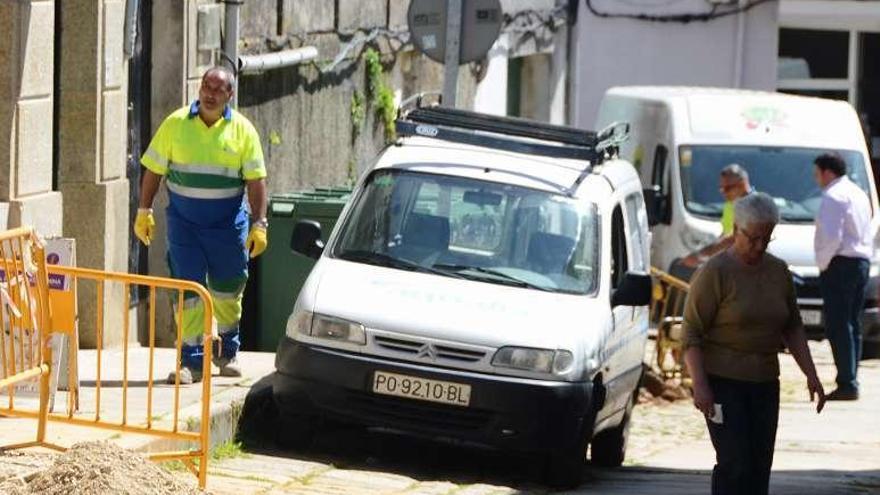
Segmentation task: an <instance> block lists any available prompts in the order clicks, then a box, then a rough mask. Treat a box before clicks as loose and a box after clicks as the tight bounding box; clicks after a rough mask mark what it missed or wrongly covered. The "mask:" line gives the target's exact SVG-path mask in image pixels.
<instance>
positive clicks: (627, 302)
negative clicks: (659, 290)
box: [611, 272, 652, 307]
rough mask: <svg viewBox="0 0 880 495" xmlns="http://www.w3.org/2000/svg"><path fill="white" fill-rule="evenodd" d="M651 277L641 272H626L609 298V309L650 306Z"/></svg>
mask: <svg viewBox="0 0 880 495" xmlns="http://www.w3.org/2000/svg"><path fill="white" fill-rule="evenodd" d="M651 289H652V287H651V276H650V275H648V274H647V273H641V272H626V273H625V274H623V280H621V282H620V285H619V286H618V287H617V290H615V291H614V294H613V295H612V296H611V307H615V306H647V305H649V304H651Z"/></svg>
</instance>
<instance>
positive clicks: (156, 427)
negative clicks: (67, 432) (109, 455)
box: [0, 229, 215, 488]
mask: <svg viewBox="0 0 880 495" xmlns="http://www.w3.org/2000/svg"><path fill="white" fill-rule="evenodd" d="M7 240H11V241H17V242H19V243H20V246H19V250H18V251H12V253H20V252H28V250H30V251H32V253H33V254H32V255H31V259H32V260H33V264H34V266H35V269H34V275H32V276H31V277H30V278H31V279H32V283H31V284H21V283H16V284H11V283H10V282H9V280H12V278H11V277H9V276H8V275H7V276H6V277H5V281H4V284H5V285H3V286H2V287H0V295H2V297H3V302H4V303H5V304H0V311H2V313H3V330H4V331H2V332H0V338H2V336H3V335H4V334H7V329H8V328H9V329H11V330H12V331H13V332H17V333H16V335H23V336H24V338H33V337H34V335H36V336H38V340H39V342H40V344H41V345H40V346H38V350H39V352H37V351H36V350H34V349H33V348H31V353H29V354H28V358H29V360H28V361H27V363H26V364H27V366H26V367H24V368H22V367H21V366H18V365H17V364H16V362H15V360H12V361H10V359H9V357H10V356H9V354H8V353H4V354H2V356H0V357H2V359H3V361H2V364H3V366H4V369H9V367H10V366H12V368H11V369H12V370H13V371H14V373H12V374H9V373H8V372H7V373H6V374H5V375H4V378H3V380H2V381H0V385H2V387H5V388H6V389H7V391H6V395H8V404H7V405H6V406H5V407H4V406H3V405H2V403H3V402H5V401H0V416H13V417H27V418H37V420H38V427H37V436H36V441H34V442H27V443H21V444H15V445H7V446H2V447H0V448H2V449H4V450H9V449H15V448H25V447H34V446H41V447H46V448H51V449H54V450H59V451H63V450H65V449H64V448H63V447H61V446H58V445H54V444H50V443H48V442H46V440H45V433H46V424H47V422H57V423H66V424H71V425H77V426H87V427H94V428H99V429H104V430H112V431H118V432H129V433H137V434H142V435H149V436H154V437H160V438H165V439H170V440H179V441H186V442H191V443H194V444H195V445H196V446H195V447H194V448H192V449H190V450H178V451H167V452H157V453H152V454H150V455H149V457H150V459H152V460H154V461H170V460H180V461H182V462H183V463H184V465H185V466H186V467H187V468H188V469H189V470H190V471H191V472H192V473H193V474H194V475H196V477H198V482H199V487H201V488H204V487H205V484H206V482H207V472H208V454H209V446H210V443H209V440H210V438H209V435H210V423H211V421H210V394H211V373H210V369H211V354H212V347H213V345H212V343H213V342H214V340H215V336H214V330H213V305H212V302H211V297H210V294H209V293H208V291H207V290H206V289H205V288H204V287H202V286H201V285H199V284H196V283H193V282H189V281H185V280H172V279H166V278H158V277H148V276H143V275H132V274H127V273H113V272H104V271H99V270H90V269H86V268H74V267H62V266H51V267H49V268H48V269H47V267H46V264H45V253H44V251H43V249H42V245H41V244H40V242H39V240H38V239H37V237H36V235H35V234H34V233H33V231H31V230H30V229H18V230H15V231H10V232H5V233H2V234H0V270H5V273H6V274H9V273H15V274H16V277H19V276H21V274H20V273H19V272H20V271H21V270H20V269H21V268H23V267H25V268H26V267H28V266H29V264H28V263H30V261H29V260H28V259H27V257H25V259H24V260H22V261H14V260H17V259H18V258H19V257H17V256H15V255H13V256H10V251H9V250H6V248H5V243H6V242H7ZM16 270H17V271H16ZM23 273H25V274H26V273H27V269H25V271H24V272H23ZM48 273H52V274H60V275H64V276H66V277H70V279H71V282H70V287H71V290H70V291H69V293H67V294H66V295H65V294H62V295H59V294H54V296H55V297H51V298H50V297H49V291H48V277H47V274H48ZM25 276H27V275H25ZM34 280H35V282H34ZM80 283H89V284H94V292H95V304H96V315H97V316H96V321H95V332H96V339H95V340H96V357H97V363H96V365H97V370H96V376H95V381H94V402H93V404H94V414H85V413H82V412H79V406H80V399H81V397H80V393H79V389H78V388H77V386H76V383H74V377H75V376H76V374H77V371H78V370H77V354H78V352H77V351H78V343H77V335H76V330H75V329H76V302H77V294H78V292H82V291H80V290H78V286H79V284H80ZM109 284H117V285H121V287H122V297H121V299H122V304H121V308H120V311H122V313H123V318H122V326H123V328H122V334H123V335H122V338H123V344H122V348H121V352H122V363H123V366H122V377H121V381H118V379H111V377H108V378H104V377H102V365H105V363H104V361H105V359H106V358H105V356H104V354H107V353H108V352H110V351H115V349H104V342H103V341H104V330H105V328H104V323H105V322H104V308H105V304H106V300H107V297H106V292H107V286H108V285H109ZM132 287H143V288H146V289H148V292H149V306H148V313H149V316H148V327H149V334H148V336H147V339H146V340H147V342H148V347H149V358H148V360H147V362H146V363H141V364H145V365H146V367H147V370H146V376H147V379H146V380H142V381H140V382H138V383H137V384H135V386H137V387H138V391H139V392H142V390H141V389H142V388H143V387H146V390H145V392H146V393H145V397H144V399H145V401H146V404H145V405H146V414H145V417H144V418H143V420H141V419H140V418H136V419H133V418H131V417H130V416H131V415H130V414H129V406H130V396H131V395H133V394H132V393H131V387H130V385H131V384H130V381H131V380H130V377H131V376H132V370H131V369H130V367H129V364H130V363H129V346H128V342H129V337H130V335H129V333H130V328H129V326H130V324H129V316H130V315H129V306H130V294H131V288H132ZM157 290H163V291H171V293H172V294H176V303H177V304H176V311H175V320H176V325H175V326H176V328H177V339H176V342H177V349H176V359H175V362H176V369H175V373H176V378H175V383H174V384H173V385H172V387H173V389H172V390H171V391H170V393H171V394H172V395H173V408H172V411H171V413H170V414H171V415H172V418H171V422H170V424H169V423H168V422H167V421H163V420H161V417H160V416H157V415H155V414H154V413H155V412H156V411H155V410H154V399H155V397H154V396H155V388H156V387H155V385H156V384H155V383H154V379H153V374H154V357H155V354H156V300H157ZM7 292H9V294H8V296H7ZM185 292H192V293H195V294H196V295H197V296H198V297H199V298H200V299H201V302H202V303H203V304H204V307H205V312H204V315H205V318H204V321H205V328H204V334H203V339H204V343H205V345H204V358H203V363H202V365H203V368H202V369H203V370H206V372H205V373H204V374H203V375H204V376H203V381H202V384H201V406H202V407H201V414H200V416H201V424H200V428H199V431H186V430H185V428H181V427H180V421H179V419H180V417H179V413H180V409H181V407H180V393H181V387H180V385H181V384H180V369H181V343H182V338H181V337H182V335H181V328H182V327H183V325H182V321H183V308H184V293H185ZM31 293H33V295H31ZM25 295H28V297H31V299H25V298H24V297H23V296H25ZM50 299H51V303H50V302H49V301H50ZM32 301H33V302H36V305H34V303H33V302H32ZM50 306H51V308H50ZM21 307H24V308H30V311H31V312H35V311H36V316H35V317H33V318H31V319H27V318H26V312H24V313H23V315H22V316H21V317H18V316H14V317H12V318H9V319H7V318H6V316H7V315H8V314H9V313H10V312H12V311H13V309H15V308H21ZM37 310H39V311H37ZM50 310H51V315H50ZM51 333H58V334H66V335H67V336H68V338H69V340H70V342H71V344H70V348H71V351H70V354H69V355H70V359H69V360H68V370H67V371H68V373H67V376H68V383H67V384H66V385H67V388H68V393H67V407H66V412H65V413H52V412H49V410H48V409H49V404H48V402H49V395H50V390H49V387H50V381H49V376H50V373H51V363H52V359H51V349H50V347H49V345H48V341H49V339H50V334H51ZM7 335H8V334H7ZM19 342H20V344H19V345H20V346H22V345H23V340H21V339H20V340H19ZM3 348H4V349H5V346H4V347H3ZM141 371H142V370H141ZM37 376H39V377H40V384H39V408H38V410H36V411H35V410H33V409H27V408H26V407H21V406H20V405H16V401H15V395H16V390H15V387H13V386H12V385H13V384H15V383H19V382H21V381H23V380H27V379H32V378H33V377H37ZM102 386H104V388H109V387H111V386H112V387H114V391H115V389H117V388H119V387H121V397H120V398H119V399H120V402H118V403H116V404H115V406H118V408H114V409H113V411H114V413H118V414H116V415H115V416H114V414H108V415H104V417H102V405H104V403H103V402H102ZM163 392H169V391H168V390H167V388H163ZM0 394H2V391H0ZM108 395H109V394H108ZM139 395H143V394H139ZM90 404H91V402H90ZM109 416H114V417H109ZM196 460H198V467H197V466H196V463H195V461H196Z"/></svg>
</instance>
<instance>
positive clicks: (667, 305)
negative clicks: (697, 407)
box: [650, 267, 690, 378]
mask: <svg viewBox="0 0 880 495" xmlns="http://www.w3.org/2000/svg"><path fill="white" fill-rule="evenodd" d="M651 276H652V277H653V278H654V294H653V297H652V298H651V310H650V315H651V323H653V324H654V325H656V326H657V346H656V351H657V352H656V359H657V367H658V368H659V369H660V373H661V374H662V375H663V376H664V377H665V378H672V377H674V376H676V375H679V376H681V377H682V378H685V377H686V375H687V370H686V369H685V366H684V354H683V353H682V349H681V339H680V337H679V336H676V335H675V334H676V333H677V330H679V329H680V328H681V317H682V314H683V312H684V302H685V299H686V297H687V293H688V291H689V290H690V284H688V283H687V282H685V281H684V280H681V279H679V278H676V277H673V276H672V275H670V274H668V273H666V272H664V271H662V270H658V269H657V268H653V267H652V268H651ZM667 355H671V356H672V358H673V363H672V365H671V366H669V365H667V364H666V356H667Z"/></svg>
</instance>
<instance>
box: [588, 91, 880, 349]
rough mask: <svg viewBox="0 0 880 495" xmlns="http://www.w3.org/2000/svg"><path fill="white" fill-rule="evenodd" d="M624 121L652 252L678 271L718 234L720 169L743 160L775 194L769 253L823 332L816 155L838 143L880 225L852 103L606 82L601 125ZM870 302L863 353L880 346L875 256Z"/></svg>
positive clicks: (758, 185) (807, 317)
mask: <svg viewBox="0 0 880 495" xmlns="http://www.w3.org/2000/svg"><path fill="white" fill-rule="evenodd" d="M616 121H625V122H629V123H630V125H631V134H630V139H629V140H628V141H627V142H626V143H624V144H623V146H622V148H621V156H622V157H623V158H625V159H629V160H631V161H632V162H633V163H634V165H635V166H636V168H638V169H639V173H640V175H641V178H642V183H643V185H644V186H645V188H646V192H645V196H646V202H647V206H648V211H649V216H650V217H651V224H652V225H653V229H652V232H653V244H652V246H651V259H652V260H653V262H654V263H655V265H656V266H657V267H659V268H661V269H663V270H667V271H671V272H673V273H680V272H681V270H678V269H677V268H678V267H677V266H676V260H677V259H679V258H681V257H683V256H685V255H686V254H687V253H690V252H693V251H695V250H696V249H698V248H700V247H702V246H704V245H705V244H707V243H709V242H711V241H712V240H714V239H715V238H717V237H718V235H719V234H720V232H721V224H720V222H719V219H720V216H721V210H722V206H723V202H724V198H723V197H722V196H721V193H720V192H719V190H718V183H719V172H720V171H721V169H722V168H724V167H725V166H726V165H728V164H731V163H738V164H740V165H742V166H743V167H745V169H746V170H747V171H748V173H749V179H750V181H751V184H752V186H753V187H754V188H755V189H757V190H759V191H762V192H765V193H768V194H770V195H771V196H773V197H774V198H775V200H776V202H777V205H778V206H779V208H780V212H781V214H782V221H781V223H780V224H779V226H778V227H777V228H776V231H775V232H774V235H775V240H774V241H773V242H771V243H770V246H769V250H770V252H771V253H773V254H775V255H776V256H778V257H780V258H782V259H783V260H785V261H787V262H788V263H789V265H790V268H791V270H792V272H793V273H794V274H796V275H797V276H798V280H797V281H796V282H797V285H798V287H797V290H798V305H799V306H800V308H801V316H802V317H803V320H804V322H805V324H807V327H808V330H813V331H814V332H815V331H817V330H818V331H821V327H822V312H821V306H822V298H821V294H820V291H819V283H818V274H819V271H818V268H817V267H816V262H815V258H814V254H813V233H814V226H813V225H814V223H813V222H814V215H815V213H816V211H817V210H818V208H819V203H820V194H821V191H820V188H819V186H818V185H816V183H815V182H814V179H813V160H814V159H815V158H816V157H817V156H818V155H819V154H821V153H826V152H837V153H839V154H840V155H841V156H842V157H843V158H844V160H846V163H847V167H848V175H849V178H850V179H852V181H853V182H855V183H856V184H858V185H859V186H860V187H861V188H862V189H864V191H865V192H866V193H867V194H868V196H869V197H870V200H871V205H872V207H873V210H874V213H875V214H874V217H873V226H872V228H873V230H874V233H875V234H876V232H877V219H878V215H877V214H876V213H877V211H878V206H877V191H876V188H875V185H874V179H873V177H874V176H873V173H872V171H871V161H870V159H869V157H868V151H867V148H866V144H865V139H864V135H863V133H862V129H861V126H860V123H859V119H858V117H857V116H856V113H855V111H854V110H853V108H852V106H851V105H849V104H848V103H846V102H841V101H833V100H826V99H820V98H810V97H803V96H793V95H784V94H779V93H769V92H758V91H743V90H733V89H720V88H698V87H664V86H653V87H642V86H632V87H616V88H611V89H609V90H608V91H607V92H606V94H605V97H604V99H603V100H602V104H601V107H600V110H599V115H598V118H597V125H599V126H601V125H604V124H605V123H609V122H616ZM870 273H871V279H870V280H871V281H870V283H869V286H868V291H867V294H868V298H867V301H866V304H865V311H864V317H863V322H864V327H865V328H864V332H865V354H866V355H876V354H877V353H878V350H880V325H878V323H877V316H878V313H877V277H878V274H880V270H878V260H877V259H876V258H875V259H874V260H872V264H871V272H870Z"/></svg>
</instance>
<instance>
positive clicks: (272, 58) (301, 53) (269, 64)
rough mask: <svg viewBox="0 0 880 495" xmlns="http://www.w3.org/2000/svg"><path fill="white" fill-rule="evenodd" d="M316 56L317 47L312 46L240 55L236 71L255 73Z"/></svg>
mask: <svg viewBox="0 0 880 495" xmlns="http://www.w3.org/2000/svg"><path fill="white" fill-rule="evenodd" d="M316 58H318V49H317V48H315V47H314V46H304V47H302V48H296V49H293V50H283V51H280V52H272V53H261V54H259V55H242V56H240V57H238V72H239V73H240V74H255V73H258V72H264V71H267V70H271V69H278V68H281V67H290V66H291V65H297V64H301V63H303V62H308V61H309V60H314V59H316Z"/></svg>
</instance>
